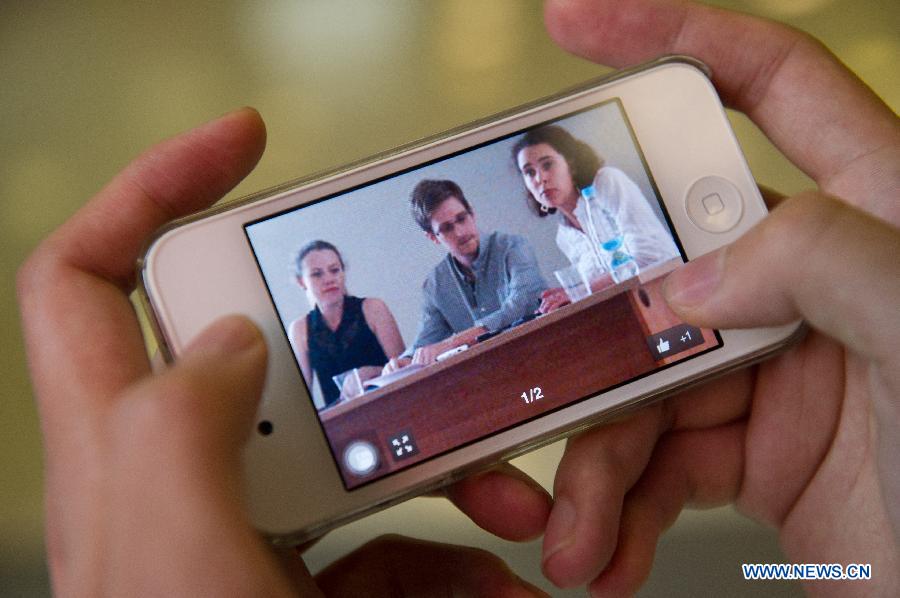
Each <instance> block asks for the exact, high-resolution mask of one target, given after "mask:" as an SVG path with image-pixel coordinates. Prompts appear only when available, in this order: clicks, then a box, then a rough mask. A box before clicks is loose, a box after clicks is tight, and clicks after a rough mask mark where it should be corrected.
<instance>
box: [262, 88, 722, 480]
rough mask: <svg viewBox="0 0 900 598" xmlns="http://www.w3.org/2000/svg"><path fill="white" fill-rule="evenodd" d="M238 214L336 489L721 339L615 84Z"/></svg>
mask: <svg viewBox="0 0 900 598" xmlns="http://www.w3.org/2000/svg"><path fill="white" fill-rule="evenodd" d="M245 230H246V233H247V237H248V239H249V242H250V245H251V247H252V250H253V252H254V254H255V257H256V259H257V262H258V264H259V268H260V272H261V273H262V276H263V278H264V280H265V283H266V285H267V287H268V290H269V294H270V295H271V297H272V301H273V304H274V306H275V309H276V311H277V312H278V316H279V318H280V321H281V323H282V325H283V327H284V331H285V334H286V336H287V338H288V340H289V342H290V344H291V347H292V349H293V352H294V355H295V357H296V359H297V363H298V366H299V368H300V371H301V372H302V375H303V379H304V381H305V383H306V386H307V388H308V390H309V396H310V397H311V398H312V401H313V403H314V406H315V408H316V410H317V413H318V416H319V420H320V422H321V425H322V429H323V432H324V434H325V436H326V438H327V440H328V443H329V445H330V446H331V450H332V453H333V455H334V459H335V463H336V465H337V467H338V469H339V470H340V473H341V476H342V479H343V481H344V484H345V486H346V488H347V489H348V490H349V489H353V488H356V487H359V486H361V485H363V484H365V483H368V482H371V481H373V480H376V479H380V478H382V477H384V476H385V475H388V474H390V473H393V472H396V471H399V470H402V469H405V468H407V467H410V466H411V465H414V464H416V463H420V462H422V461H424V460H426V459H430V458H433V457H436V456H438V455H441V454H443V453H446V452H447V451H450V450H452V449H455V448H458V447H460V446H463V445H465V444H468V443H471V442H474V441H476V440H479V439H481V438H484V437H486V436H489V435H491V434H494V433H497V432H500V431H503V430H507V429H509V428H511V427H513V426H516V425H519V424H521V423H523V422H526V421H529V420H532V419H534V418H536V417H539V416H541V415H543V414H546V413H548V412H551V411H555V410H558V409H561V408H563V407H565V406H567V405H571V404H572V403H575V402H578V401H581V400H584V399H586V398H588V397H590V396H593V395H595V394H597V393H599V392H602V391H604V390H607V389H610V388H613V387H615V386H618V385H621V384H624V383H626V382H628V381H631V380H634V379H636V378H638V377H641V376H644V375H646V374H648V373H651V372H653V371H655V370H658V369H659V368H661V367H665V366H667V365H668V364H671V363H674V362H676V361H681V360H683V359H685V358H687V357H690V356H693V355H697V354H699V353H702V352H705V351H709V350H712V349H715V348H717V347H719V346H721V338H720V337H719V335H718V334H717V333H716V332H715V331H714V330H708V329H698V328H695V327H692V326H689V325H686V324H685V323H684V322H682V321H680V320H679V319H678V317H677V316H675V314H674V313H673V312H672V311H671V310H669V309H668V307H667V306H666V304H665V302H664V301H663V299H662V294H661V289H660V287H661V283H662V280H663V278H664V275H665V274H666V273H667V272H669V271H670V270H672V269H673V268H675V267H677V266H678V265H679V264H681V263H682V262H683V251H682V250H681V247H680V244H679V242H678V239H677V238H676V237H675V236H674V235H673V232H672V227H671V225H670V223H669V220H668V216H667V215H666V213H665V210H664V209H663V206H662V204H661V202H660V201H659V197H658V193H657V191H656V187H655V185H654V183H653V180H652V177H651V174H650V173H649V172H648V170H647V168H646V165H645V162H644V160H643V156H642V154H641V151H640V148H639V146H638V144H637V142H636V140H635V138H634V135H633V132H632V130H631V127H630V125H629V123H628V119H627V117H626V115H625V113H624V111H623V108H622V106H621V103H620V102H619V101H617V100H610V101H607V102H604V103H602V104H599V105H597V106H593V107H591V108H588V109H585V110H581V111H579V112H577V113H574V114H571V115H569V116H566V117H564V118H560V119H556V120H554V121H551V122H547V123H543V124H541V125H538V126H535V127H531V128H529V129H526V130H523V131H520V132H518V133H515V134H512V135H508V136H505V137H503V138H501V139H498V140H495V141H492V142H490V143H486V144H483V145H480V146H478V147H476V148H473V149H470V150H467V151H465V152H460V153H457V154H454V155H451V156H448V157H445V158H441V159H438V160H435V161H432V162H429V163H427V164H425V165H423V166H419V167H416V168H413V169H409V170H406V171H404V172H401V173H399V174H395V175H392V176H390V177H385V178H383V179H380V180H377V181H374V182H372V183H368V184H366V185H363V186H360V187H357V188H355V189H352V190H350V191H346V192H342V193H340V194H337V195H334V196H331V197H328V198H323V199H322V200H320V201H317V202H315V203H312V204H307V205H304V206H301V207H298V208H295V209H292V210H289V211H286V212H282V213H280V214H276V215H274V216H269V217H267V218H265V219H262V220H258V221H255V222H252V223H249V224H247V225H246V226H245ZM297 395H298V400H300V399H299V397H301V396H302V394H301V393H299V392H298V393H297ZM304 400H305V399H304Z"/></svg>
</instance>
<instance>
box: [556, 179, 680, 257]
mask: <svg viewBox="0 0 900 598" xmlns="http://www.w3.org/2000/svg"><path fill="white" fill-rule="evenodd" d="M594 191H595V192H596V194H597V197H596V200H595V201H594V202H591V203H592V205H591V206H588V205H587V203H588V202H587V201H586V200H585V199H584V197H579V198H578V204H577V206H576V207H575V212H574V215H575V218H576V219H577V220H578V222H579V223H580V224H581V228H582V229H583V231H584V232H582V231H580V230H578V229H577V228H575V227H574V226H572V225H571V224H570V223H569V222H568V221H567V220H566V219H565V216H563V215H562V214H560V222H559V227H558V228H557V230H556V244H557V246H558V247H559V249H560V250H561V251H562V252H563V253H564V254H565V255H566V257H567V258H569V262H571V263H572V265H573V266H575V267H577V268H578V269H579V271H589V268H590V267H591V265H592V264H594V263H596V254H597V251H599V250H598V249H597V246H596V243H592V242H591V237H590V235H589V231H590V228H589V227H590V224H589V223H590V222H591V218H589V216H590V217H592V218H593V219H599V218H602V217H603V214H602V210H603V209H604V208H605V209H606V210H607V211H609V213H610V214H612V215H613V216H614V217H615V218H616V221H617V222H618V224H619V228H620V229H621V231H622V232H623V234H624V236H625V246H626V247H627V248H628V252H629V253H630V254H631V256H632V257H633V258H634V260H635V261H636V262H637V265H638V268H646V267H648V266H652V265H654V264H658V263H661V262H665V261H667V260H670V259H672V258H674V257H679V256H680V254H679V252H678V248H677V247H676V246H675V241H674V240H673V239H672V235H671V234H670V233H669V231H668V230H666V227H665V226H663V224H662V222H660V220H659V218H658V217H657V216H656V214H655V213H654V211H653V208H651V207H650V204H649V203H648V202H647V199H646V198H645V197H644V194H643V193H641V190H640V188H639V187H638V186H637V185H636V184H635V183H634V181H632V180H631V179H630V178H628V175H627V174H625V173H624V172H622V171H621V170H619V169H618V168H613V167H612V166H604V167H603V168H601V169H600V170H598V171H597V175H596V176H595V177H594ZM588 209H590V210H591V214H588V212H587V211H588ZM594 267H596V266H594Z"/></svg>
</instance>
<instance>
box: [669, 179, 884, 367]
mask: <svg viewBox="0 0 900 598" xmlns="http://www.w3.org/2000/svg"><path fill="white" fill-rule="evenodd" d="M897 256H900V230H898V229H896V228H893V227H892V226H890V225H889V224H887V223H885V222H883V221H881V220H878V219H876V218H874V217H872V216H870V215H869V214H866V213H865V212H862V211H860V210H858V209H856V208H853V207H851V206H849V205H847V204H845V203H844V202H842V201H840V200H838V199H834V198H831V197H827V196H824V195H821V194H819V193H815V192H807V193H804V194H801V195H798V196H796V197H793V198H791V199H789V200H786V201H785V202H784V203H783V204H781V205H780V206H779V207H778V208H776V209H775V210H773V212H772V213H771V214H770V215H769V216H768V217H767V218H766V219H765V220H764V221H763V222H761V223H760V224H758V225H757V226H756V227H754V228H753V229H752V230H750V231H749V232H748V233H747V234H746V235H744V236H743V237H742V238H740V239H738V240H737V241H736V242H734V243H733V244H731V245H730V246H728V247H725V248H722V249H720V250H717V251H715V252H713V253H710V254H707V255H705V256H702V257H700V258H698V259H696V260H694V261H692V262H690V263H688V264H686V265H684V266H682V267H681V268H679V269H678V270H676V271H675V272H673V273H672V274H671V275H670V276H669V278H668V279H667V280H666V282H665V284H664V287H663V292H664V294H665V297H666V300H667V301H668V302H669V305H670V306H671V307H672V309H673V310H675V312H676V313H678V315H680V316H681V317H682V318H684V319H685V320H686V321H688V322H691V323H694V324H697V325H700V326H708V327H713V328H750V327H756V326H776V325H780V324H786V323H789V322H791V321H794V320H797V319H800V318H803V319H806V320H807V322H808V323H809V324H810V325H811V326H812V327H814V328H817V329H818V330H820V331H822V332H824V333H825V334H827V335H829V336H831V337H833V338H836V339H837V340H839V341H840V342H842V343H843V344H845V345H846V346H847V347H849V348H850V349H852V350H853V351H856V352H857V353H858V354H860V355H862V356H865V357H867V358H869V359H874V360H876V361H880V360H887V359H893V357H894V356H895V355H896V354H897V351H898V350H900V342H898V336H900V334H898V332H897V331H896V330H895V331H893V333H892V331H891V330H890V327H891V326H892V325H896V322H897V305H900V259H898V257H897Z"/></svg>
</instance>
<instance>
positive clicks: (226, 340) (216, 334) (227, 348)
mask: <svg viewBox="0 0 900 598" xmlns="http://www.w3.org/2000/svg"><path fill="white" fill-rule="evenodd" d="M261 342H262V335H260V333H259V330H258V329H257V328H256V326H254V325H253V323H252V322H250V320H249V319H247V318H245V317H243V316H228V317H226V318H224V319H222V320H219V321H218V322H215V323H214V324H212V325H211V326H209V327H208V328H207V329H206V330H204V331H203V332H201V333H200V336H198V337H197V338H196V339H194V340H193V341H192V342H191V344H190V345H189V346H188V349H187V353H196V352H203V353H212V354H217V355H233V354H235V353H239V352H242V351H246V350H248V349H251V348H254V347H256V346H257V345H258V344H259V343H261Z"/></svg>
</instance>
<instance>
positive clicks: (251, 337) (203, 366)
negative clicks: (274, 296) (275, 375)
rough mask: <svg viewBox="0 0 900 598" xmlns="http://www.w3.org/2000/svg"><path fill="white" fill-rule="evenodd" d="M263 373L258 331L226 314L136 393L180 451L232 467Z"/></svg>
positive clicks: (205, 461) (253, 410)
mask: <svg viewBox="0 0 900 598" xmlns="http://www.w3.org/2000/svg"><path fill="white" fill-rule="evenodd" d="M265 373H266V344H265V341H264V339H263V337H262V334H260V332H259V330H258V329H257V328H256V326H254V325H253V323H252V322H251V321H250V320H248V319H247V318H245V317H243V316H228V317H226V318H223V319H221V320H219V321H217V322H215V323H214V324H212V325H211V326H210V327H208V328H207V329H206V330H204V331H203V332H201V333H200V335H199V336H198V337H197V338H196V339H194V340H193V341H192V342H191V344H190V345H189V346H188V347H187V349H186V350H185V351H184V352H183V354H182V355H180V356H179V359H178V361H176V363H175V365H174V366H173V367H172V368H171V369H169V370H167V371H165V372H164V373H162V374H161V375H159V376H154V377H153V378H150V379H149V380H148V381H147V382H145V383H144V384H143V385H142V386H141V387H140V388H139V389H137V395H138V397H137V398H138V400H139V401H140V400H141V399H143V400H144V401H145V402H146V403H147V404H150V405H153V406H154V407H153V408H152V413H153V414H155V415H156V416H157V417H159V418H160V419H162V420H163V421H160V422H158V423H159V424H160V425H161V427H162V428H164V430H165V436H166V437H167V438H168V439H169V441H171V442H174V443H178V444H179V445H180V446H181V448H184V449H185V451H184V453H188V454H191V455H193V457H194V458H198V459H200V460H201V461H203V463H202V464H201V465H204V466H213V467H215V468H218V467H220V466H221V465H226V466H228V467H230V466H232V465H234V464H235V460H236V459H237V458H238V456H239V453H240V449H241V447H242V445H243V443H244V441H245V440H246V439H247V437H248V435H249V433H250V430H251V429H252V425H253V420H254V416H255V413H256V407H257V405H258V403H259V399H260V396H261V394H262V388H263V382H264V379H265ZM185 445H187V446H185Z"/></svg>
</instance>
